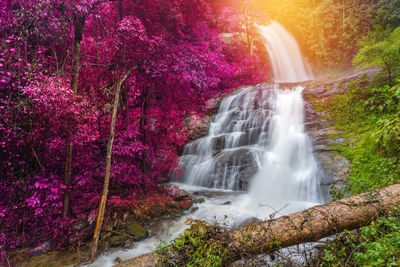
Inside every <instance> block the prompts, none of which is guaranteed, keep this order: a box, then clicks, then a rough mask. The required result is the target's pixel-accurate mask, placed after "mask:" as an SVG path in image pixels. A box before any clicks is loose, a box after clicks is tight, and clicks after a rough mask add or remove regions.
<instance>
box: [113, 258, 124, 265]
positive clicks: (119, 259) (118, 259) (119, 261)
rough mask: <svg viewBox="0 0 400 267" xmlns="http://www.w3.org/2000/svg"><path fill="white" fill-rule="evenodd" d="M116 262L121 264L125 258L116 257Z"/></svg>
mask: <svg viewBox="0 0 400 267" xmlns="http://www.w3.org/2000/svg"><path fill="white" fill-rule="evenodd" d="M114 261H115V262H116V263H118V264H121V263H122V262H123V260H121V258H120V257H116V258H115V260H114Z"/></svg>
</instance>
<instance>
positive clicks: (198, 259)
mask: <svg viewBox="0 0 400 267" xmlns="http://www.w3.org/2000/svg"><path fill="white" fill-rule="evenodd" d="M217 236H218V237H219V238H217ZM223 240H224V235H223V233H221V232H219V230H218V229H217V228H216V227H213V226H210V225H208V224H206V223H205V222H202V221H195V222H194V223H193V224H192V225H191V227H190V228H189V229H187V230H186V231H185V232H184V233H183V234H181V235H180V236H179V237H178V238H176V239H174V240H173V241H171V243H170V244H169V245H167V246H164V247H159V248H158V249H157V253H158V255H159V260H158V262H159V263H160V264H161V265H162V266H222V265H223V262H224V260H226V259H227V253H228V250H227V249H226V248H225V243H224V241H223Z"/></svg>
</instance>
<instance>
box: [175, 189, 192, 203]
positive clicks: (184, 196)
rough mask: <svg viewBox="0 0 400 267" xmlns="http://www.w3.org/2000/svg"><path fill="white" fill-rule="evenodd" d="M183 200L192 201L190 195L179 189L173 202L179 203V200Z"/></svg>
mask: <svg viewBox="0 0 400 267" xmlns="http://www.w3.org/2000/svg"><path fill="white" fill-rule="evenodd" d="M185 199H192V195H191V194H190V193H189V192H187V191H185V190H183V189H179V191H178V192H177V193H176V195H175V196H174V200H175V201H181V200H185Z"/></svg>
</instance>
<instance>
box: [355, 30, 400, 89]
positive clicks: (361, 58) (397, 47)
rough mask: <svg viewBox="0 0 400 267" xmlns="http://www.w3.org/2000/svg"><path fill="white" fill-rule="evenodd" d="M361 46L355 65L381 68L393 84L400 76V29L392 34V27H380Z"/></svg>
mask: <svg viewBox="0 0 400 267" xmlns="http://www.w3.org/2000/svg"><path fill="white" fill-rule="evenodd" d="M361 46H362V47H361V49H360V51H359V52H358V54H357V55H356V56H355V58H354V60H353V61H354V63H355V64H358V65H361V66H363V67H372V66H379V67H381V68H382V69H383V71H384V72H385V74H386V76H387V79H388V81H389V84H392V83H393V82H394V81H395V79H396V78H397V77H398V76H399V74H400V27H399V28H397V29H395V30H394V31H393V32H392V31H391V28H390V27H387V28H382V27H381V26H380V25H378V26H377V27H375V29H374V31H371V32H370V33H369V34H368V36H367V37H366V38H365V39H364V40H363V41H362V42H361Z"/></svg>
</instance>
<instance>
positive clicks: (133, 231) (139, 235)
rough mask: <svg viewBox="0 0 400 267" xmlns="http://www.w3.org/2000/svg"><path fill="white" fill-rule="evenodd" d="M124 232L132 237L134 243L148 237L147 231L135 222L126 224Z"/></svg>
mask: <svg viewBox="0 0 400 267" xmlns="http://www.w3.org/2000/svg"><path fill="white" fill-rule="evenodd" d="M126 231H127V232H128V234H130V235H131V236H132V237H133V240H134V241H140V240H143V239H145V238H147V237H148V232H147V230H146V229H144V228H143V227H142V226H141V225H140V224H138V223H136V222H131V223H130V224H128V226H127V227H126Z"/></svg>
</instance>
